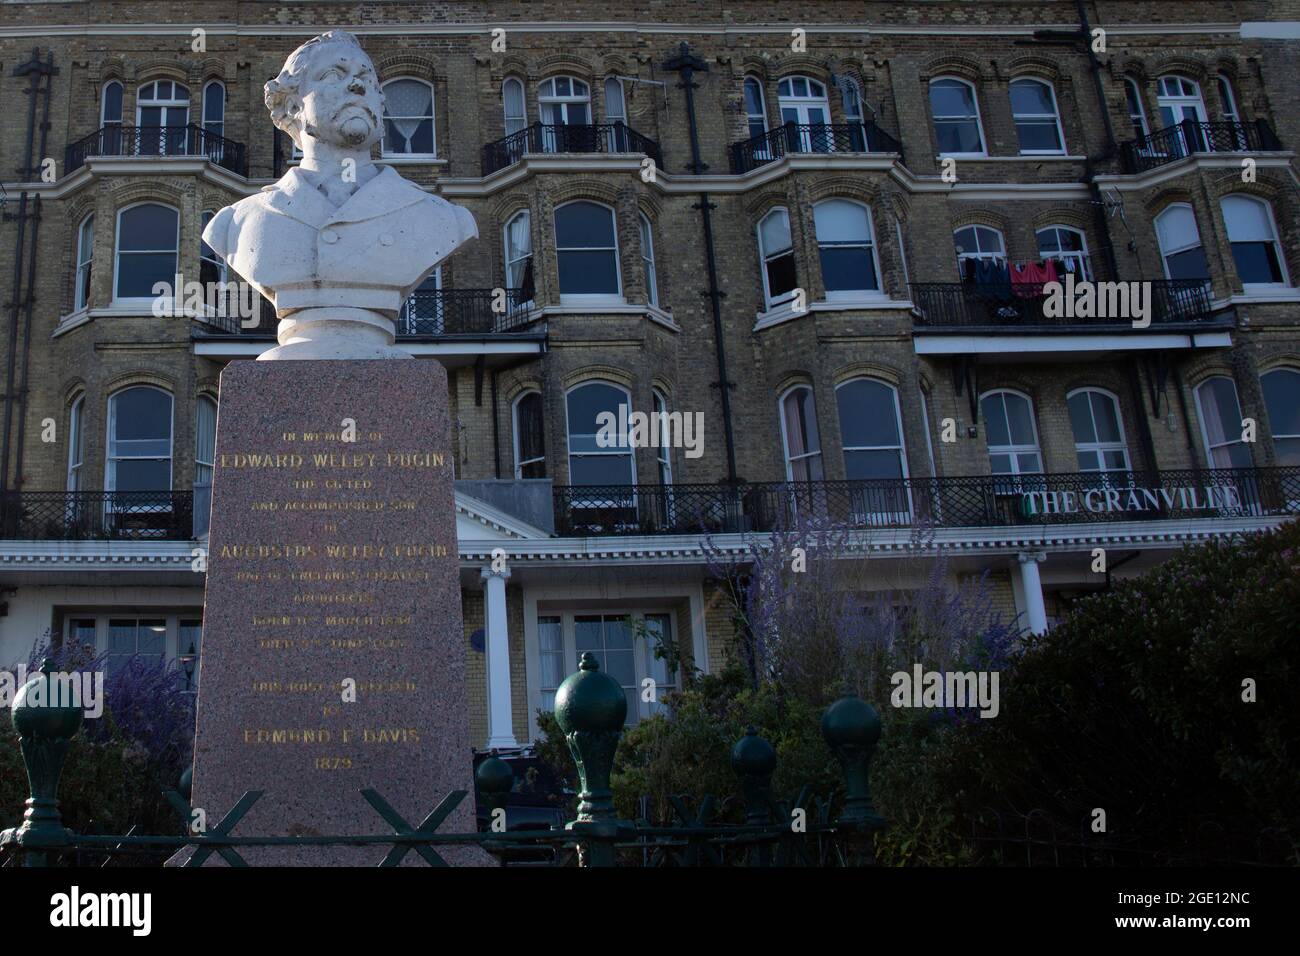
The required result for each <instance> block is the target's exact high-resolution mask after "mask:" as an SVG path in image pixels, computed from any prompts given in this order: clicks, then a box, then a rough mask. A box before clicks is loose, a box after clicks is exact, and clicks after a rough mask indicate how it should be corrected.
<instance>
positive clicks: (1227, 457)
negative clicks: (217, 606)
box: [0, 0, 1300, 745]
mask: <svg viewBox="0 0 1300 956" xmlns="http://www.w3.org/2000/svg"><path fill="white" fill-rule="evenodd" d="M502 7H503V5H500V4H489V3H481V2H480V3H421V2H412V3H357V2H347V3H334V2H303V3H295V2H249V0H245V2H233V0H213V2H210V3H206V4H202V5H199V4H193V3H183V2H147V0H140V2H135V3H107V2H100V0H89V2H65V3H57V2H51V3H27V4H24V3H9V2H6V3H4V4H3V5H2V6H0V67H2V72H0V90H2V91H3V93H4V101H5V102H6V103H8V104H9V108H8V109H7V110H5V112H4V114H3V115H2V116H0V169H3V173H2V174H0V176H2V177H3V179H4V181H5V182H4V188H5V192H6V199H7V201H6V204H5V208H4V213H5V220H4V222H3V223H2V224H0V236H2V237H3V239H2V240H0V276H2V277H4V278H5V280H6V281H7V282H9V287H8V292H7V294H6V296H5V299H4V305H5V312H4V316H3V319H4V322H5V324H6V331H5V334H3V335H0V349H3V350H4V352H5V362H6V370H7V380H6V381H7V385H6V389H5V394H6V416H7V417H6V422H5V424H4V426H3V438H2V439H0V443H2V446H3V447H2V448H0V457H3V459H4V460H3V462H0V464H2V465H3V468H4V472H3V476H4V477H3V481H4V485H3V489H0V492H2V495H3V502H4V511H3V521H2V525H3V527H2V528H0V586H2V587H3V588H4V589H5V597H4V601H5V602H6V603H5V608H6V611H7V614H6V615H5V616H3V617H0V650H3V652H4V654H5V655H6V657H7V658H14V659H17V658H19V657H21V656H23V655H25V654H26V653H27V650H28V648H29V647H30V645H31V642H32V640H33V639H36V638H39V637H40V636H41V635H42V634H43V633H45V632H46V631H47V630H49V631H50V632H51V633H52V634H53V635H55V636H56V637H68V636H73V635H78V636H84V637H87V638H91V637H93V639H94V640H96V641H97V642H98V643H99V644H100V645H101V646H103V647H109V648H110V649H112V650H114V651H117V652H120V653H126V652H127V651H129V650H132V649H134V650H138V651H148V652H153V651H155V650H157V651H161V652H164V653H168V654H172V655H182V654H184V653H186V652H187V651H188V650H189V645H190V642H191V641H193V642H194V643H195V646H196V649H197V648H198V647H199V646H200V645H199V642H198V634H199V633H200V629H201V624H200V622H201V614H202V603H203V580H202V578H203V575H202V572H195V571H192V570H191V561H192V557H193V554H194V551H195V549H196V548H201V547H202V545H203V538H202V532H203V528H204V527H205V516H204V515H203V506H204V503H205V501H206V497H205V496H206V490H205V489H206V482H207V481H208V480H210V475H211V459H210V457H207V458H206V459H205V455H208V456H210V451H211V444H210V443H211V434H212V423H213V421H214V413H215V409H216V402H217V401H218V399H219V396H218V395H217V388H218V378H219V375H220V372H221V369H222V367H223V366H224V365H225V364H226V363H227V362H229V361H232V360H237V359H249V358H253V357H255V356H256V355H257V354H259V353H260V352H261V351H263V350H265V349H267V348H270V347H271V346H273V345H274V335H273V326H274V322H273V320H272V319H271V318H270V317H269V316H265V315H264V317H263V318H262V320H261V321H260V322H258V323H256V324H255V325H253V326H251V327H241V326H240V324H239V323H238V322H231V321H230V320H227V319H224V318H222V317H217V316H212V315H210V314H207V313H205V312H204V311H202V310H198V311H195V310H192V309H191V310H187V311H186V314H184V315H182V316H178V317H156V316H155V315H154V314H153V310H152V302H151V301H150V300H149V299H148V298H147V297H146V296H143V295H141V294H140V287H139V286H140V283H142V282H145V281H146V280H148V279H151V278H156V277H157V276H160V275H161V276H165V277H168V278H169V277H170V276H171V275H172V274H173V273H174V272H179V273H181V274H182V275H184V276H186V277H191V276H193V277H220V276H221V274H222V273H221V270H222V265H221V263H220V262H219V261H217V260H215V259H214V257H212V256H210V255H207V256H205V253H204V251H203V249H202V247H201V241H200V233H201V230H202V225H203V220H204V214H205V212H207V211H213V210H216V209H220V208H221V207H223V206H226V205H228V204H230V203H232V202H234V201H236V200H238V199H240V198H242V197H244V196H247V195H249V194H251V193H253V192H255V191H256V190H258V189H260V188H261V187H263V186H265V185H266V184H268V183H270V182H272V181H273V180H274V179H276V178H278V177H279V176H280V175H281V174H282V173H283V172H284V170H285V169H286V168H288V166H289V165H290V164H292V163H293V162H294V161H295V159H294V155H293V151H292V146H291V143H290V142H289V141H288V140H287V138H286V137H284V136H283V135H282V134H279V133H277V132H276V131H275V130H274V128H273V127H272V125H271V122H270V119H269V117H268V115H267V111H266V109H265V107H264V106H263V103H262V85H263V83H264V82H265V81H266V80H267V79H268V78H270V77H272V76H274V75H275V74H276V72H277V71H278V70H279V68H280V65H281V64H282V63H283V61H284V58H285V56H286V55H287V54H288V53H289V52H290V51H291V50H292V49H294V47H296V46H297V45H298V44H299V43H301V42H302V41H303V40H304V39H305V38H307V37H309V36H311V35H314V34H316V33H319V32H322V31H324V30H327V29H331V28H346V29H348V30H350V31H352V32H354V33H356V34H357V35H358V37H359V38H360V39H361V42H362V44H363V45H364V46H365V48H366V50H367V52H368V53H369V54H370V56H371V57H372V58H373V60H374V62H375V65H376V68H377V69H378V71H379V73H380V78H381V81H382V82H383V83H384V84H385V93H386V97H387V100H388V122H387V124H386V138H385V142H384V146H383V150H382V154H381V156H380V158H381V159H382V161H384V162H390V163H392V164H393V165H395V166H396V167H397V168H398V170H399V171H400V172H401V173H402V174H403V175H404V176H406V177H408V178H409V179H412V180H414V181H415V182H418V183H420V184H421V185H422V186H424V187H425V188H427V189H429V190H431V191H434V192H436V193H438V194H440V195H443V196H445V197H446V198H448V199H449V200H451V201H453V202H456V203H459V204H461V205H464V206H465V207H467V208H468V209H469V210H470V211H471V212H472V213H473V214H474V216H475V218H476V220H477V222H478V228H479V236H480V237H479V239H478V240H477V241H475V242H472V243H470V244H469V245H467V246H466V247H465V248H464V249H462V250H461V251H460V252H458V253H457V254H456V255H455V256H453V257H452V259H451V260H449V262H448V263H446V264H445V265H444V267H443V269H442V270H441V273H440V275H439V277H438V278H437V280H436V282H429V283H426V286H424V287H422V288H421V290H418V291H416V292H415V293H413V294H412V297H411V299H410V301H409V303H408V306H407V310H406V311H405V312H404V313H403V316H402V317H401V319H400V320H399V324H398V330H399V342H401V343H403V344H404V345H405V347H407V348H408V349H409V350H410V351H412V352H413V353H414V354H415V355H417V357H419V358H420V359H421V360H426V361H434V360H436V361H442V362H444V364H446V365H447V367H448V368H449V370H450V375H451V395H450V399H451V407H452V416H453V420H454V421H455V423H456V434H455V436H454V441H455V446H456V447H455V462H456V475H457V478H458V479H459V480H460V483H459V485H458V512H459V513H458V522H459V532H460V539H461V562H462V583H463V589H464V590H463V594H464V613H465V628H466V638H467V640H466V654H467V656H468V660H469V665H470V671H469V673H470V676H471V681H472V687H471V701H472V704H473V706H474V708H475V712H474V713H473V714H472V715H471V720H472V727H473V736H474V739H475V740H476V742H479V743H488V742H489V741H490V742H491V743H493V744H498V745H505V744H509V743H510V742H512V741H525V740H527V739H528V738H529V737H530V736H531V735H532V733H533V732H534V722H533V719H532V716H531V715H532V714H533V713H534V712H535V711H536V710H537V708H538V707H544V706H545V705H546V704H547V702H548V697H547V692H548V690H552V689H553V688H554V685H555V680H554V674H555V673H561V674H563V673H568V672H569V671H571V670H572V669H573V667H574V665H575V663H576V658H575V656H574V655H575V654H576V652H577V651H578V650H579V649H581V648H582V647H586V646H589V645H590V642H593V641H594V642H596V644H595V646H596V647H597V648H598V649H602V648H603V649H604V650H605V651H606V652H611V651H614V652H616V653H617V645H618V644H619V642H622V641H624V640H631V639H630V638H628V637H627V635H626V634H625V633H624V632H623V630H622V625H620V624H619V623H618V622H619V621H621V620H622V619H623V618H624V617H626V616H627V615H629V614H632V615H634V616H639V617H641V618H643V619H645V620H647V621H648V622H650V626H652V627H654V628H658V629H662V630H663V631H664V632H666V633H671V634H672V636H673V637H674V638H675V639H676V640H678V641H679V642H681V643H682V644H683V646H685V647H686V648H689V649H690V650H691V652H692V655H693V657H694V658H695V660H696V662H697V663H698V664H700V665H701V666H703V667H704V668H706V669H716V668H717V667H718V666H719V663H720V661H721V659H722V657H723V655H724V654H725V653H726V652H727V645H728V639H729V633H728V630H729V627H730V622H729V616H728V614H727V613H726V612H725V608H724V607H723V605H722V603H721V596H720V594H719V593H718V591H717V590H716V589H715V587H714V586H713V585H712V583H711V581H710V577H709V574H708V570H707V566H706V565H707V562H706V560H705V546H706V544H707V543H712V544H713V545H715V546H718V547H721V548H723V549H728V548H731V549H739V548H741V547H743V544H744V541H745V537H746V535H748V534H753V533H762V532H765V531H769V530H771V529H772V528H773V527H774V526H776V525H779V524H781V523H783V522H787V521H789V520H790V518H791V517H792V515H795V514H802V513H808V512H813V513H818V514H829V515H830V516H831V517H833V518H834V519H836V520H837V521H839V522H843V523H847V524H850V525H852V526H854V527H855V528H857V529H858V532H857V533H858V534H859V535H860V540H861V542H862V547H863V552H864V554H865V555H866V556H865V557H863V558H860V559H855V560H866V561H872V562H878V566H879V568H880V572H881V573H880V580H881V581H882V582H883V581H886V580H889V579H890V578H891V575H892V574H893V572H894V571H897V570H898V569H899V568H901V567H903V566H904V564H905V563H906V562H907V561H910V560H911V557H908V556H906V555H905V554H904V552H906V547H905V545H906V544H907V543H908V542H909V540H911V537H912V533H913V530H914V529H915V528H916V527H917V526H918V525H925V526H928V527H932V528H933V533H932V538H933V542H932V544H931V545H930V549H931V550H930V551H928V552H927V554H930V555H933V554H934V553H935V552H937V551H943V552H946V553H947V554H948V556H949V558H950V561H951V567H952V572H953V573H954V574H971V573H980V572H987V573H988V574H989V576H990V581H991V582H992V585H993V587H994V588H995V589H997V592H998V594H999V596H1000V598H1001V599H1002V600H1003V601H1004V603H1005V605H1006V607H1007V608H1008V610H1009V611H1012V612H1014V613H1019V614H1021V615H1022V620H1023V621H1024V623H1025V626H1026V627H1028V628H1030V629H1034V630H1041V629H1042V628H1044V627H1046V626H1048V625H1049V623H1050V619H1051V618H1052V617H1053V616H1054V615H1055V614H1056V613H1058V612H1059V609H1060V608H1061V607H1062V606H1063V605H1064V604H1066V603H1068V601H1069V600H1070V599H1071V598H1072V597H1073V596H1075V595H1078V594H1080V593H1084V592H1087V591H1089V590H1094V589H1097V588H1099V587H1104V586H1106V584H1107V582H1108V580H1109V576H1108V574H1106V573H1098V572H1094V571H1093V570H1092V567H1093V564H1094V560H1095V555H1094V550H1095V549H1097V548H1103V549H1105V551H1106V553H1107V560H1108V562H1109V564H1110V567H1111V573H1113V574H1117V575H1124V574H1134V573H1140V572H1141V571H1142V570H1143V569H1145V568H1149V567H1150V566H1152V565H1153V564H1154V563H1156V562H1159V561H1160V560H1163V558H1164V557H1166V556H1167V555H1168V554H1169V553H1170V552H1171V550H1172V549H1176V548H1178V547H1180V546H1181V545H1182V544H1184V543H1186V542H1189V541H1195V540H1199V539H1202V538H1204V537H1206V536H1209V535H1218V534H1228V533H1233V532H1236V531H1241V530H1249V529H1254V528H1261V527H1267V526H1271V525H1273V524H1275V523H1277V522H1278V521H1280V520H1283V519H1284V517H1285V515H1286V514H1288V513H1295V511H1297V510H1300V411H1298V406H1300V288H1298V287H1297V286H1296V283H1297V282H1298V281H1300V179H1297V174H1296V167H1295V157H1294V153H1293V151H1292V150H1293V148H1294V147H1295V145H1296V144H1297V143H1300V109H1298V107H1300V101H1298V97H1297V93H1296V89H1297V88H1296V85H1295V83H1294V79H1293V78H1294V76H1295V75H1296V70H1297V68H1300V56H1298V55H1297V27H1296V21H1300V3H1296V2H1291V0H1286V2H1265V0H1195V2H1175V0H1126V2H1122V3H1121V2H1113V0H1086V2H1084V3H1082V4H1076V3H1075V2H1073V0H1037V2H1029V0H1026V2H987V3H980V2H957V0H929V2H900V3H885V2H875V0H870V2H859V3H853V4H847V3H829V2H821V3H817V2H807V3H803V2H801V3H795V4H790V3H782V4H776V3H763V2H754V3H743V4H732V5H727V4H717V3H644V2H643V3H630V4H625V5H623V6H622V7H620V8H618V9H617V10H610V9H609V8H608V7H607V6H602V5H593V4H586V3H583V2H578V3H576V4H575V3H566V4H559V3H552V2H549V0H548V2H541V3H533V4H527V5H504V7H505V9H503V8H502ZM611 17H612V18H613V19H611ZM1081 18H1083V19H1081ZM196 29H200V30H201V31H202V32H201V33H200V34H198V35H197V36H196V34H195V33H194V32H193V31H195V30H196ZM496 29H500V30H504V33H503V34H498V35H497V39H498V42H497V43H496V44H495V45H494V36H493V32H492V31H493V30H496ZM1098 29H1099V30H1101V31H1103V33H1101V34H1098V33H1096V32H1095V31H1096V30H1098ZM499 41H504V49H501V48H500V47H501V43H500V42H499ZM494 46H495V48H494ZM205 259H206V261H205ZM1047 263H1051V268H1052V270H1053V271H1052V273H1051V275H1053V276H1057V277H1059V278H1062V279H1064V276H1065V274H1066V271H1068V270H1069V269H1071V268H1072V269H1073V271H1074V276H1075V278H1076V279H1077V280H1078V281H1080V282H1093V283H1126V284H1128V283H1135V284H1136V285H1132V286H1126V289H1129V290H1131V291H1133V292H1134V293H1136V294H1138V295H1141V296H1143V297H1145V298H1146V301H1147V302H1148V304H1149V309H1148V310H1147V314H1146V321H1144V320H1143V319H1142V318H1141V317H1139V318H1138V320H1137V321H1136V322H1135V321H1134V316H1133V315H1131V314H1130V313H1129V312H1124V313H1122V314H1118V315H1115V314H1111V315H1101V316H1091V315H1076V316H1071V317H1062V316H1058V315H1055V314H1053V313H1052V309H1051V308H1050V307H1047V306H1046V305H1045V300H1044V298H1043V296H1042V295H1041V294H1040V293H1041V291H1042V290H1041V285H1042V283H1043V281H1044V279H1045V277H1046V276H1047V275H1048V274H1047V273H1046V272H1045V271H1040V269H1041V270H1046V268H1047V265H1046V264H1047ZM1026 267H1028V268H1026ZM1022 270H1025V271H1022ZM232 278H233V277H232ZM502 289H504V290H505V291H506V295H505V299H506V301H507V303H508V305H507V309H506V311H504V312H502V311H500V310H494V309H493V302H492V300H493V298H494V295H493V293H494V290H502ZM1130 311H1131V310H1130ZM619 404H628V405H630V406H631V408H632V409H634V410H639V411H647V412H649V411H652V410H664V411H671V412H681V413H683V414H688V415H690V414H694V413H696V412H699V413H701V414H702V416H703V423H704V426H703V427H704V432H703V434H704V443H703V453H702V454H701V455H700V456H698V457H695V456H688V455H687V454H686V450H685V449H683V448H673V449H670V450H668V451H667V453H666V454H664V453H662V452H661V450H660V449H656V448H653V447H651V448H637V449H635V450H634V451H631V452H620V451H618V450H615V453H612V454H596V453H595V452H596V448H595V446H594V445H593V444H592V442H591V440H590V437H589V436H588V437H585V438H584V437H583V436H584V435H586V434H587V433H586V432H583V431H581V430H580V428H581V426H580V422H582V421H587V422H589V421H590V419H591V418H592V416H593V415H594V413H595V412H596V411H599V410H613V409H614V408H616V407H617V405H619ZM168 412H170V414H167V413H168ZM51 422H52V423H53V427H52V428H51V427H50V423H51ZM588 431H590V429H588ZM1243 436H1244V440H1243ZM132 442H135V443H137V444H131V443H132ZM1189 489H1194V492H1193V495H1192V497H1191V498H1190V499H1189V497H1188V490H1189ZM1134 505H1136V507H1135V506H1134ZM1044 512H1046V514H1044ZM702 529H707V530H702ZM706 536H707V541H706ZM497 548H502V549H504V550H505V552H506V553H507V558H508V564H509V568H510V571H509V574H508V579H506V580H505V582H504V588H502V587H501V576H500V575H496V580H495V581H494V580H492V579H493V577H494V574H493V572H492V571H491V568H490V562H491V556H492V552H493V550H494V549H497ZM1121 566H1122V570H1121V569H1120V567H1121ZM485 567H486V568H487V570H486V571H484V568H485ZM494 636H496V637H497V638H498V641H497V642H496V643H495V647H496V649H498V650H499V649H500V648H501V647H506V646H508V649H509V653H508V660H501V659H500V655H499V654H498V655H494V654H493V653H492V650H493V645H494V642H493V640H492V638H493V637H494ZM643 643H644V642H643V641H640V640H639V639H637V640H632V645H633V650H632V651H631V652H629V653H628V655H627V658H628V659H629V660H631V661H632V663H630V664H627V663H625V664H623V665H620V666H623V667H625V669H626V676H627V682H628V683H629V686H631V682H632V678H633V677H635V678H636V682H637V683H639V681H640V680H641V679H642V678H644V677H645V676H653V677H657V678H662V677H663V676H664V675H662V674H657V672H656V666H657V665H656V663H655V662H654V661H653V657H652V656H651V655H649V654H648V652H647V649H646V648H645V647H644V646H642V645H643ZM491 700H495V701H496V702H497V706H496V707H495V708H493V707H491V706H490V701H491ZM506 700H508V701H509V706H508V707H507V706H505V704H504V703H503V702H504V701H506Z"/></svg>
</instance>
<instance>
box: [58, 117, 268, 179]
mask: <svg viewBox="0 0 1300 956" xmlns="http://www.w3.org/2000/svg"><path fill="white" fill-rule="evenodd" d="M88 156H204V157H207V159H208V160H210V161H211V162H214V163H216V164H217V165H218V166H220V167H222V168H223V169H228V170H230V171H231V172H232V173H238V174H239V175H241V176H247V175H248V152H247V150H246V149H245V148H244V144H243V143H237V142H235V141H234V140H233V139H226V137H224V136H219V135H217V134H216V133H214V132H212V131H210V130H207V129H204V128H203V127H202V126H193V125H191V126H105V127H103V128H102V129H98V130H96V131H95V132H93V133H91V134H90V135H89V136H86V137H83V138H82V139H79V140H77V141H76V142H75V143H73V144H72V145H70V146H69V147H68V148H67V154H66V157H65V161H64V170H65V171H66V172H69V173H70V172H73V171H74V170H77V169H80V168H81V166H82V165H83V164H84V163H85V162H86V157H88Z"/></svg>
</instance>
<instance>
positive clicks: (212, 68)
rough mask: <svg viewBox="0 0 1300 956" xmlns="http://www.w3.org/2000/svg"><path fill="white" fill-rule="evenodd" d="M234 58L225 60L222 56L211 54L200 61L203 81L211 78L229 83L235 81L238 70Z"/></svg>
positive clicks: (199, 69) (200, 73)
mask: <svg viewBox="0 0 1300 956" xmlns="http://www.w3.org/2000/svg"><path fill="white" fill-rule="evenodd" d="M234 63H235V61H234V59H233V58H232V59H230V60H223V59H221V58H220V57H216V56H210V57H207V58H206V59H205V60H203V61H202V62H201V63H199V66H198V71H199V76H201V77H202V78H203V83H207V82H208V81H209V80H220V81H221V82H222V83H225V84H227V85H229V84H231V83H233V82H235V79H236V76H237V72H236V68H235V65H234Z"/></svg>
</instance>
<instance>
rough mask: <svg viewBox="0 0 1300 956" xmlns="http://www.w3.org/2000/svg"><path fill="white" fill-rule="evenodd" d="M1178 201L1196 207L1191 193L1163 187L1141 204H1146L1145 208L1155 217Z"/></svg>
mask: <svg viewBox="0 0 1300 956" xmlns="http://www.w3.org/2000/svg"><path fill="white" fill-rule="evenodd" d="M1179 203H1181V204H1183V205H1186V206H1191V207H1192V208H1193V209H1195V208H1196V203H1195V202H1194V201H1193V197H1192V194H1191V193H1190V192H1188V191H1187V190H1185V189H1163V190H1161V191H1160V192H1158V193H1156V194H1155V195H1153V196H1151V197H1150V198H1149V199H1147V201H1146V202H1145V203H1144V204H1143V205H1144V206H1146V210H1147V212H1149V213H1150V214H1151V216H1152V218H1155V217H1156V216H1159V215H1160V214H1161V213H1162V212H1164V211H1165V210H1166V209H1168V208H1169V207H1170V206H1173V205H1176V204H1179Z"/></svg>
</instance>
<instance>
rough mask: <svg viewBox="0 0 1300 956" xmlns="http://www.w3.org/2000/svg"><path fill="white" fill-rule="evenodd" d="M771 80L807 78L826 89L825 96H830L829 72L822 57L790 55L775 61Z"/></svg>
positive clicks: (805, 54) (807, 54)
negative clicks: (824, 85)
mask: <svg viewBox="0 0 1300 956" xmlns="http://www.w3.org/2000/svg"><path fill="white" fill-rule="evenodd" d="M771 70H772V79H774V80H776V81H778V82H779V81H781V80H784V79H786V78H787V77H791V76H807V77H811V78H812V79H814V80H817V81H818V82H820V83H824V84H826V86H827V87H828V89H827V95H829V94H830V90H829V87H830V86H831V71H830V70H829V69H828V68H827V66H826V61H825V59H824V58H822V57H816V56H813V55H812V54H810V53H790V54H788V55H786V56H783V57H781V58H780V59H779V60H776V61H775V62H774V63H773V64H772V66H771Z"/></svg>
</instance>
